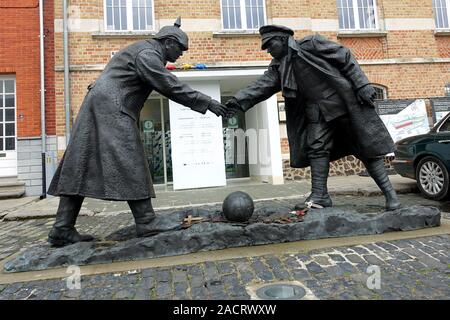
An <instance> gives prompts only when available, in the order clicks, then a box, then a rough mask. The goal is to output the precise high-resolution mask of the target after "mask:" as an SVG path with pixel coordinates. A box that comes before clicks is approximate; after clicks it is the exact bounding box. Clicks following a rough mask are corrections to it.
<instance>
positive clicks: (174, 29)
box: [153, 17, 189, 51]
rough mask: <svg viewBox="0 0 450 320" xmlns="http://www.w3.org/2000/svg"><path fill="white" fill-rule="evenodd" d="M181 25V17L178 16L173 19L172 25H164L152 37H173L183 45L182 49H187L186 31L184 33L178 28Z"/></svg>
mask: <svg viewBox="0 0 450 320" xmlns="http://www.w3.org/2000/svg"><path fill="white" fill-rule="evenodd" d="M180 27H181V18H180V17H178V19H177V20H176V21H175V23H174V24H173V26H164V27H162V28H161V30H159V32H158V33H157V34H156V35H155V36H154V37H153V38H154V39H174V40H176V41H177V42H178V43H179V44H181V46H182V47H183V50H184V51H186V50H188V49H189V38H188V36H187V34H186V33H184V31H183V30H181V29H180Z"/></svg>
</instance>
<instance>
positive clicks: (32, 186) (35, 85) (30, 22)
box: [0, 0, 56, 195]
mask: <svg viewBox="0 0 450 320" xmlns="http://www.w3.org/2000/svg"><path fill="white" fill-rule="evenodd" d="M0 17H1V21H2V22H1V23H0V43H1V44H2V49H1V50H0V74H14V75H15V78H16V106H17V108H16V116H17V117H16V121H17V138H18V141H17V153H18V178H19V180H22V181H24V182H25V184H26V195H36V194H41V189H42V187H40V188H41V189H40V190H39V191H38V192H37V193H36V190H37V187H38V186H41V185H42V181H41V178H40V177H41V175H42V172H41V171H42V168H41V149H40V148H41V146H40V137H41V106H40V58H39V54H40V52H39V39H40V38H39V1H38V0H21V1H13V0H3V1H1V2H0ZM44 36H45V38H44V50H45V56H44V59H45V79H46V82H45V90H46V97H45V104H46V133H47V135H53V136H55V134H56V118H55V89H54V88H55V67H54V61H55V60H54V52H55V45H54V41H53V40H54V3H53V0H46V1H44ZM55 139H56V138H55V137H53V140H55ZM53 140H52V138H51V137H50V138H49V143H50V145H53V147H50V148H56V143H55V142H54V141H53ZM30 144H32V145H33V146H31V145H30ZM30 148H31V149H33V151H32V152H31V151H30V150H31V149H30ZM55 159H56V158H55ZM38 176H39V177H38Z"/></svg>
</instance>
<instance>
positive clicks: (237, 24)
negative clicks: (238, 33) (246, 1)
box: [234, 0, 242, 29]
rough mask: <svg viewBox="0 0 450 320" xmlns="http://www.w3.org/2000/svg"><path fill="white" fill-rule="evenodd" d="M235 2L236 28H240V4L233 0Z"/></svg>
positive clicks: (237, 0)
mask: <svg viewBox="0 0 450 320" xmlns="http://www.w3.org/2000/svg"><path fill="white" fill-rule="evenodd" d="M234 4H235V12H236V26H235V28H236V29H242V21H241V5H240V3H239V0H234Z"/></svg>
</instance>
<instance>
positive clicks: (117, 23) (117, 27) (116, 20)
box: [114, 7, 120, 30]
mask: <svg viewBox="0 0 450 320" xmlns="http://www.w3.org/2000/svg"><path fill="white" fill-rule="evenodd" d="M114 30H120V12H119V7H115V8H114Z"/></svg>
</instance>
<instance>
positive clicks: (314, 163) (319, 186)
mask: <svg viewBox="0 0 450 320" xmlns="http://www.w3.org/2000/svg"><path fill="white" fill-rule="evenodd" d="M310 165H311V194H310V195H309V196H308V197H307V198H306V200H305V202H304V203H300V204H297V205H296V206H295V210H302V209H304V208H305V205H306V206H307V207H313V208H314V207H323V208H325V207H331V206H333V202H332V201H331V198H330V195H329V194H328V188H327V181H328V172H329V171H330V161H329V158H328V157H321V158H313V159H310Z"/></svg>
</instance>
